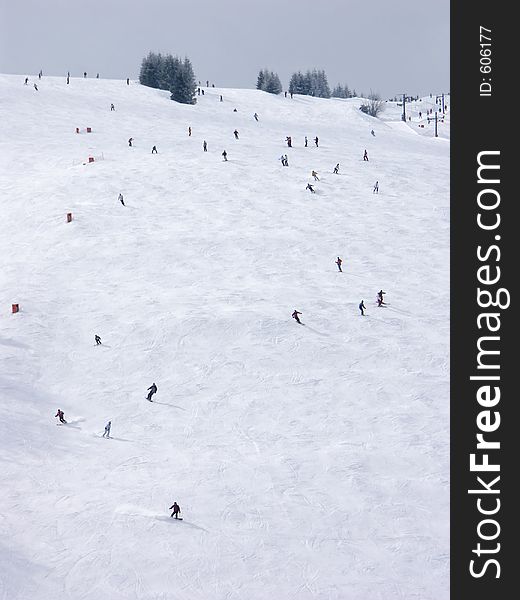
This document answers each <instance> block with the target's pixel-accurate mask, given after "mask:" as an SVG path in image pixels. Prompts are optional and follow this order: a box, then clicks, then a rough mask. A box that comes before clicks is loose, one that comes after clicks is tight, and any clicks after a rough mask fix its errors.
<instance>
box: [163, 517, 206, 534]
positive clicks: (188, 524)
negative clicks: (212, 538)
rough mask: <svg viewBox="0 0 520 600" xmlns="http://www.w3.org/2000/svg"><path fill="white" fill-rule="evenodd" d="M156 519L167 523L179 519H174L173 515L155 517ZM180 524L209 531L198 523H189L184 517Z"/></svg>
mask: <svg viewBox="0 0 520 600" xmlns="http://www.w3.org/2000/svg"><path fill="white" fill-rule="evenodd" d="M157 520H159V521H167V522H168V523H172V522H173V521H179V520H180V519H174V518H173V517H157ZM182 525H183V526H187V527H191V528H192V529H200V530H201V531H205V532H206V533H209V531H208V530H207V529H204V527H201V526H200V525H195V523H190V522H189V521H186V520H185V519H183V520H182Z"/></svg>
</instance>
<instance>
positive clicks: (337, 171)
mask: <svg viewBox="0 0 520 600" xmlns="http://www.w3.org/2000/svg"><path fill="white" fill-rule="evenodd" d="M333 173H335V174H336V175H337V174H338V173H339V163H338V164H337V165H336V166H335V167H334V171H333Z"/></svg>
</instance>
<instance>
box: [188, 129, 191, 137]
mask: <svg viewBox="0 0 520 600" xmlns="http://www.w3.org/2000/svg"><path fill="white" fill-rule="evenodd" d="M188 137H191V127H188Z"/></svg>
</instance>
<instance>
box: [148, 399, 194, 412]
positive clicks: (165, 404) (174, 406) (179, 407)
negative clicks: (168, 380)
mask: <svg viewBox="0 0 520 600" xmlns="http://www.w3.org/2000/svg"><path fill="white" fill-rule="evenodd" d="M153 403H154V404H161V405H162V406H170V407H171V408H178V409H179V410H184V411H185V410H186V409H185V408H182V406H177V405H176V404H168V403H167V402H157V400H153Z"/></svg>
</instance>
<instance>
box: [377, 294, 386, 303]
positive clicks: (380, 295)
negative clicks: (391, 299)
mask: <svg viewBox="0 0 520 600" xmlns="http://www.w3.org/2000/svg"><path fill="white" fill-rule="evenodd" d="M383 294H386V292H383V290H379V292H377V305H378V306H383V304H385V305H386V302H384V301H383Z"/></svg>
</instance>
